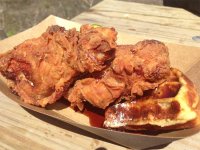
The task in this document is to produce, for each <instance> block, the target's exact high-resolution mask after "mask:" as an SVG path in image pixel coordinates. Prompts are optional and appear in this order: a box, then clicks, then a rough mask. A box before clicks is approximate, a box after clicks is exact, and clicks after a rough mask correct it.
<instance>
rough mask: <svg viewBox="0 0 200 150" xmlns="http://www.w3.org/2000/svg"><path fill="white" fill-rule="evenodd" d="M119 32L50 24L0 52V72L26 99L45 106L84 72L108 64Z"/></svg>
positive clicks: (104, 28)
mask: <svg viewBox="0 0 200 150" xmlns="http://www.w3.org/2000/svg"><path fill="white" fill-rule="evenodd" d="M116 35H117V33H116V32H115V30H114V29H113V28H106V27H98V28H93V27H92V26H90V25H83V26H82V27H81V30H80V32H79V31H76V29H71V30H65V29H64V28H63V27H59V26H51V27H49V28H48V29H47V31H46V32H45V33H43V34H42V35H41V36H40V37H38V38H34V39H30V40H26V41H25V42H23V43H22V44H20V45H18V46H16V47H14V49H13V50H11V51H9V52H8V53H6V54H3V55H1V57H0V72H1V74H2V75H3V76H4V77H6V78H7V79H9V80H10V81H12V85H10V86H12V87H11V88H12V90H13V91H15V92H16V93H17V94H18V95H19V96H20V97H21V99H22V100H23V101H24V102H25V103H29V104H32V105H37V106H42V107H45V106H46V105H47V104H52V103H54V102H55V101H57V100H58V99H59V98H60V97H61V96H63V92H65V91H66V90H67V89H68V87H69V86H70V84H71V83H72V82H74V80H75V79H76V77H77V76H78V75H80V74H81V73H83V72H90V73H91V72H95V71H100V70H102V69H103V68H105V66H106V65H105V62H106V61H108V60H109V59H111V58H112V57H113V54H114V53H113V51H114V48H115V47H116V43H115V41H116Z"/></svg>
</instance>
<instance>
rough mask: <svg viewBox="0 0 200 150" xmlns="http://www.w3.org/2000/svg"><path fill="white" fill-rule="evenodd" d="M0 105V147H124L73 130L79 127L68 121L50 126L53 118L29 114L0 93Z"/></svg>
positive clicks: (69, 148)
mask: <svg viewBox="0 0 200 150" xmlns="http://www.w3.org/2000/svg"><path fill="white" fill-rule="evenodd" d="M0 104H1V106H0V120H1V121H0V135H1V136H0V149H22V150H26V149H39V150H40V149H41V150H42V149H63V150H64V149H68V150H74V149H76V150H79V149H80V150H82V149H83V150H84V149H96V148H99V147H105V148H106V149H108V150H109V149H110V150H112V149H113V148H114V149H117V150H120V149H122V150H123V149H124V150H125V149H126V148H124V147H121V146H118V145H114V144H111V143H109V142H106V141H102V139H99V137H97V136H95V135H93V134H89V133H88V134H86V133H82V132H81V133H82V134H86V135H81V134H79V133H76V131H78V130H80V129H78V128H75V127H74V128H73V127H71V126H69V127H67V126H68V125H67V124H63V126H65V127H63V128H60V127H57V126H55V125H52V124H50V123H48V121H50V120H51V121H52V120H54V119H50V118H49V117H45V116H42V115H40V114H37V115H35V114H31V112H27V111H26V110H25V109H23V108H22V107H20V106H19V105H18V104H16V103H14V102H13V101H5V96H4V95H3V94H2V93H1V92H0ZM41 119H42V120H41ZM43 120H46V121H47V122H45V121H43ZM54 121H55V122H56V120H54ZM59 123H60V122H59ZM55 124H56V123H55ZM91 135H92V136H91Z"/></svg>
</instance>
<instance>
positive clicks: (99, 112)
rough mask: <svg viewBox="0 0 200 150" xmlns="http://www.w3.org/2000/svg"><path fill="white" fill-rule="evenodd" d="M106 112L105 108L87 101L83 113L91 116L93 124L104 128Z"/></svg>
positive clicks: (90, 119)
mask: <svg viewBox="0 0 200 150" xmlns="http://www.w3.org/2000/svg"><path fill="white" fill-rule="evenodd" d="M104 112H105V111H104V110H103V109H99V108H97V107H94V106H92V105H90V104H88V103H87V104H85V109H84V110H83V112H82V113H83V114H84V115H85V116H87V117H88V118H89V121H90V125H91V126H93V127H98V128H102V127H103V122H104V120H105V117H104Z"/></svg>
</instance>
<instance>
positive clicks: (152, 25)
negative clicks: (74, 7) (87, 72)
mask: <svg viewBox="0 0 200 150" xmlns="http://www.w3.org/2000/svg"><path fill="white" fill-rule="evenodd" d="M72 20H73V21H76V22H80V23H97V24H101V25H105V26H113V27H115V28H117V30H118V31H123V32H126V33H129V34H133V35H141V36H146V37H147V38H150V39H152V38H153V39H158V40H161V41H165V42H172V43H180V44H185V45H192V46H198V47H200V43H198V42H195V41H193V40H192V37H193V36H197V35H200V18H199V17H198V16H196V15H193V14H192V13H190V12H188V11H186V10H184V9H180V8H171V7H163V6H154V5H147V4H139V3H133V2H132V3H131V2H122V1H116V0H105V1H103V2H101V3H99V4H97V5H96V6H94V7H92V8H91V9H90V10H88V11H86V12H84V13H82V14H80V15H79V16H77V17H75V18H73V19H72Z"/></svg>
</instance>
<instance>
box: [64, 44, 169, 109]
mask: <svg viewBox="0 0 200 150" xmlns="http://www.w3.org/2000/svg"><path fill="white" fill-rule="evenodd" d="M169 73H170V63H169V54H168V49H167V47H166V46H165V45H164V44H163V43H161V42H159V41H155V40H145V41H142V42H139V43H137V44H136V45H121V46H118V47H117V48H116V52H115V59H114V60H113V62H112V64H111V66H110V67H108V68H106V69H105V70H104V71H103V72H101V75H99V76H98V75H97V76H96V75H95V77H92V76H91V77H90V78H86V79H83V80H79V81H77V82H76V83H75V85H74V87H73V88H72V89H71V90H70V91H69V93H68V94H67V95H66V96H65V97H66V99H68V100H69V101H70V102H71V105H72V106H78V108H79V109H80V110H82V109H83V108H84V104H83V101H88V102H89V103H91V104H92V105H94V106H96V107H99V108H102V109H105V108H106V107H107V106H108V105H109V104H110V103H112V102H114V101H115V100H116V99H118V100H119V101H120V100H121V99H126V100H133V99H134V98H135V97H136V96H142V95H143V92H144V91H146V90H149V89H155V88H156V87H158V85H159V84H160V83H162V82H163V81H164V80H165V79H166V77H167V76H168V75H169Z"/></svg>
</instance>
